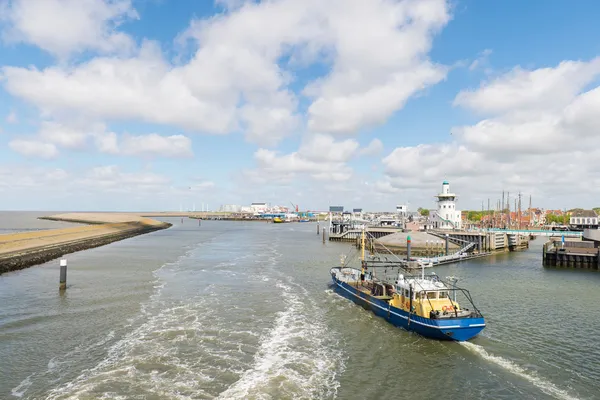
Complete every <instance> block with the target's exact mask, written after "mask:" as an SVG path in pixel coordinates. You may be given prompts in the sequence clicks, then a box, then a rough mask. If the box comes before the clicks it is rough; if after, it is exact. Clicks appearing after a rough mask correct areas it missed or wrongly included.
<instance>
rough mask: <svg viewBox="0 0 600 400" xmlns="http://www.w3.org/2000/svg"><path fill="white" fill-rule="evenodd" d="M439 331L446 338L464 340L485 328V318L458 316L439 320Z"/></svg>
mask: <svg viewBox="0 0 600 400" xmlns="http://www.w3.org/2000/svg"><path fill="white" fill-rule="evenodd" d="M438 325H439V332H440V334H441V335H442V336H443V337H444V339H447V340H455V341H457V342H464V341H466V340H469V339H472V338H474V337H475V336H477V335H478V334H479V333H480V332H481V331H482V330H483V329H484V328H485V320H484V319H483V317H480V318H460V319H450V320H446V321H440V323H439V324H438Z"/></svg>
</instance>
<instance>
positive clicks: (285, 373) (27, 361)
mask: <svg viewBox="0 0 600 400" xmlns="http://www.w3.org/2000/svg"><path fill="white" fill-rule="evenodd" d="M23 218H25V216H23ZM13 219H14V218H13ZM166 220H167V221H169V222H172V223H173V224H174V225H173V227H172V228H170V229H167V230H162V231H158V232H154V233H151V234H147V235H143V236H138V237H135V238H132V239H127V240H124V241H121V242H116V243H112V244H110V245H107V246H104V247H100V248H96V249H92V250H87V251H83V252H79V253H75V254H71V255H68V256H67V259H68V263H69V271H68V288H67V290H66V292H64V293H62V294H61V293H59V291H58V277H59V264H58V260H55V261H52V262H49V263H47V264H44V265H40V266H36V267H31V268H28V269H25V270H22V271H16V272H11V273H7V274H4V275H1V276H0V304H1V305H2V306H1V307H0V398H1V399H11V398H12V399H17V398H21V399H334V398H338V399H383V398H395V399H411V400H418V399H432V398H444V399H482V398H490V399H492V398H493V399H515V398H518V399H593V398H600V346H598V343H597V335H598V328H599V327H600V290H598V288H599V287H600V274H598V273H597V272H591V271H583V270H558V269H556V270H551V269H544V268H543V267H542V266H541V253H540V251H541V246H542V244H543V241H544V239H542V238H540V239H538V240H537V241H534V242H532V243H531V246H530V249H529V250H527V251H523V252H519V253H506V254H500V255H496V256H493V257H490V258H485V259H477V260H472V261H468V262H464V263H461V264H452V265H447V266H442V267H438V268H436V269H435V272H436V273H437V274H438V275H440V276H441V277H445V276H448V275H454V276H457V277H458V278H459V279H460V280H459V284H460V285H461V286H464V287H466V288H468V289H469V290H470V292H471V294H472V296H473V299H474V300H475V303H476V305H477V306H478V308H479V309H480V310H481V312H482V313H483V314H484V316H485V318H486V322H487V327H486V329H485V330H484V331H483V333H482V334H481V335H480V336H478V337H477V338H475V339H473V340H472V341H470V342H468V343H453V342H440V341H434V340H430V339H425V338H423V337H420V336H418V335H416V334H414V333H409V332H406V331H403V330H401V329H399V328H394V327H393V326H391V325H390V324H388V323H387V322H386V321H384V320H382V319H380V318H377V317H375V316H374V315H373V314H372V313H371V312H369V311H366V310H364V309H362V308H360V307H358V306H356V305H355V304H353V303H351V302H350V301H348V300H346V299H344V298H342V297H340V296H338V295H337V294H335V293H334V292H333V291H332V290H331V288H330V286H329V284H330V276H329V269H330V267H331V266H335V265H338V264H339V260H340V255H341V254H349V253H350V252H351V251H354V250H355V249H353V247H352V246H350V245H349V244H344V243H329V242H328V243H326V244H323V243H322V241H321V237H320V236H317V235H316V227H315V224H314V223H302V224H301V223H296V224H267V223H256V222H222V221H202V224H201V225H200V224H199V223H198V221H194V220H188V219H184V220H183V223H182V222H181V220H180V219H179V218H174V219H166ZM30 225H31V226H30ZM30 225H27V226H29V228H32V229H34V228H35V226H34V225H35V223H33V222H32V223H31V224H30ZM46 227H47V224H46V222H44V224H43V226H42V225H40V228H46ZM15 228H18V227H15ZM2 229H4V230H10V229H12V228H11V227H10V226H3V227H2Z"/></svg>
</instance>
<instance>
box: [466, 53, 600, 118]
mask: <svg viewBox="0 0 600 400" xmlns="http://www.w3.org/2000/svg"><path fill="white" fill-rule="evenodd" d="M598 74H600V58H596V59H594V60H592V61H589V62H583V61H563V62H561V63H560V64H559V65H558V66H556V67H555V68H539V69H536V70H532V71H529V70H525V69H522V68H520V67H515V68H514V69H513V70H512V71H511V72H509V73H507V74H505V75H501V76H500V77H498V78H496V79H495V80H493V81H491V82H484V83H483V84H482V86H481V87H480V88H479V89H476V90H463V91H461V92H460V93H459V94H458V95H457V96H456V98H455V99H454V105H458V106H462V107H467V108H470V109H472V110H475V111H478V112H482V113H492V114H494V113H505V112H509V111H518V110H523V109H527V110H531V109H533V110H554V109H556V108H562V107H564V106H566V105H567V104H569V103H570V102H571V101H573V99H574V98H575V97H576V96H577V94H578V93H579V92H580V91H581V90H582V89H583V88H584V87H585V86H586V85H588V84H589V83H590V82H592V80H593V79H594V78H595V77H597V76H598Z"/></svg>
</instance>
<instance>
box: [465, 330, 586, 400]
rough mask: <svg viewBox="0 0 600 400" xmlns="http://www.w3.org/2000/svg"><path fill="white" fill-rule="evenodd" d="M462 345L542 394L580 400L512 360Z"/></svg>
mask: <svg viewBox="0 0 600 400" xmlns="http://www.w3.org/2000/svg"><path fill="white" fill-rule="evenodd" d="M460 344H461V345H462V346H464V347H465V348H467V349H468V350H469V351H471V352H473V353H475V354H478V355H479V356H481V357H482V358H483V359H485V360H486V361H489V362H491V363H494V364H496V365H497V366H499V367H501V368H503V369H505V370H506V371H508V372H511V373H513V374H515V375H517V376H519V377H521V378H523V379H525V380H526V381H528V382H529V383H531V384H533V385H534V386H535V387H537V388H538V389H540V390H541V391H542V392H544V393H546V394H547V395H550V396H553V397H555V398H557V399H561V400H578V398H577V397H575V396H573V395H571V394H570V393H569V392H567V391H566V390H563V389H560V388H559V387H557V386H556V385H555V384H553V383H552V382H550V381H547V380H545V379H543V378H540V377H539V376H537V375H536V374H535V373H534V372H532V371H527V370H526V369H525V368H523V367H521V366H519V365H517V364H515V363H514V362H512V361H510V360H507V359H506V358H503V357H500V356H495V355H493V354H490V353H488V352H487V351H486V350H485V349H484V348H483V347H482V346H479V345H477V344H474V343H470V342H460Z"/></svg>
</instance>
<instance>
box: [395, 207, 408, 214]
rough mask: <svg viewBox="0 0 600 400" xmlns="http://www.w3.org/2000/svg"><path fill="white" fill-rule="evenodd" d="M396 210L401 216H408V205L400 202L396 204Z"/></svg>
mask: <svg viewBox="0 0 600 400" xmlns="http://www.w3.org/2000/svg"><path fill="white" fill-rule="evenodd" d="M396 212H397V213H398V214H400V216H401V217H406V213H407V212H408V207H407V206H406V204H398V205H397V206H396Z"/></svg>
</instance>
